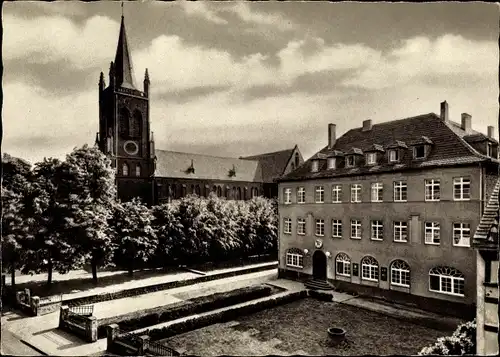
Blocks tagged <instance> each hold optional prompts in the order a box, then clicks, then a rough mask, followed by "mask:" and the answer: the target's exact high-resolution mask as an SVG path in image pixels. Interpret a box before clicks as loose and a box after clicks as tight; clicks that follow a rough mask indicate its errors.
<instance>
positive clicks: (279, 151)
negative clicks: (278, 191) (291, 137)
mask: <svg viewBox="0 0 500 357" xmlns="http://www.w3.org/2000/svg"><path fill="white" fill-rule="evenodd" d="M295 146H297V145H295ZM295 146H294V147H293V148H291V149H283V150H277V151H272V152H265V153H263V154H257V155H249V156H242V157H241V158H242V159H246V158H248V157H257V156H266V155H275V154H278V153H282V152H286V151H293V150H295Z"/></svg>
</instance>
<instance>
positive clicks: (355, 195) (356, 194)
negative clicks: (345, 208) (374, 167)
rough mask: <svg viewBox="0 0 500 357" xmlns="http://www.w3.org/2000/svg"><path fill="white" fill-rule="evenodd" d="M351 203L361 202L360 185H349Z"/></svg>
mask: <svg viewBox="0 0 500 357" xmlns="http://www.w3.org/2000/svg"><path fill="white" fill-rule="evenodd" d="M351 202H353V203H360V202H361V184H359V183H355V184H352V185H351Z"/></svg>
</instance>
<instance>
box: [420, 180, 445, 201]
mask: <svg viewBox="0 0 500 357" xmlns="http://www.w3.org/2000/svg"><path fill="white" fill-rule="evenodd" d="M424 192H425V193H424V195H425V201H426V202H436V201H440V200H441V181H440V180H437V179H429V180H425V189H424Z"/></svg>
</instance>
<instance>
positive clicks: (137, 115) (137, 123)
mask: <svg viewBox="0 0 500 357" xmlns="http://www.w3.org/2000/svg"><path fill="white" fill-rule="evenodd" d="M141 129H142V114H141V112H140V111H139V110H137V109H136V110H134V115H133V117H132V122H131V125H130V136H132V137H134V138H137V137H140V136H141V132H142V130H141Z"/></svg>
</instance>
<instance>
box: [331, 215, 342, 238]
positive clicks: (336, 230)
mask: <svg viewBox="0 0 500 357" xmlns="http://www.w3.org/2000/svg"><path fill="white" fill-rule="evenodd" d="M332 237H333V238H342V220H340V219H332Z"/></svg>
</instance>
